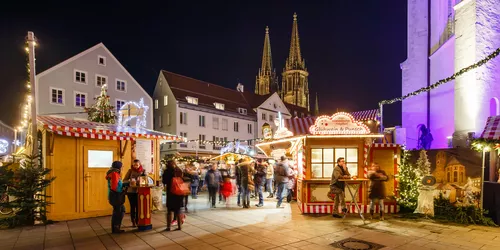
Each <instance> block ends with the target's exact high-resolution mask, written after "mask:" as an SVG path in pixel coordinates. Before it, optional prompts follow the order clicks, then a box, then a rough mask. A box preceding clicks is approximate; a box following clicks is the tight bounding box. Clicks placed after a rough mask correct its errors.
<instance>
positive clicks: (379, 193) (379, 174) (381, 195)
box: [368, 163, 388, 220]
mask: <svg viewBox="0 0 500 250" xmlns="http://www.w3.org/2000/svg"><path fill="white" fill-rule="evenodd" d="M368 178H369V179H370V194H369V195H368V198H370V218H371V219H373V212H374V211H375V203H376V202H377V201H378V203H379V210H380V220H384V199H385V185H384V182H385V181H387V179H388V177H387V174H386V173H385V171H384V170H381V169H380V166H379V165H378V163H372V167H371V171H370V173H369V175H368Z"/></svg>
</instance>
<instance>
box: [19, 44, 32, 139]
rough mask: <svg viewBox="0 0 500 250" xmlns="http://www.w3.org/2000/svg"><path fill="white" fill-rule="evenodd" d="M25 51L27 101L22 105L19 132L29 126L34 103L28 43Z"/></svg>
mask: <svg viewBox="0 0 500 250" xmlns="http://www.w3.org/2000/svg"><path fill="white" fill-rule="evenodd" d="M34 46H36V43H35V44H34ZM25 50H26V55H27V57H26V72H27V75H28V77H27V80H26V93H27V95H26V99H25V100H24V101H23V102H25V103H24V104H23V105H22V109H21V121H20V122H19V125H18V129H19V130H22V129H24V128H26V127H27V126H28V122H29V118H30V116H29V112H30V106H31V101H32V97H31V82H30V78H29V77H30V71H31V69H30V63H29V47H28V42H26V47H25Z"/></svg>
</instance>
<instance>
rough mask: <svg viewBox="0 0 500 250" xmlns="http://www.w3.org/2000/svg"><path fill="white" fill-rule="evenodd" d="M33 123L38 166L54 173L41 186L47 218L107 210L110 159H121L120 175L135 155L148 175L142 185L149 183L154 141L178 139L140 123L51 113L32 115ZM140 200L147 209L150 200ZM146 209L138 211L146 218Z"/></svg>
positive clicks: (155, 176) (155, 168) (154, 174)
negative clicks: (37, 139)
mask: <svg viewBox="0 0 500 250" xmlns="http://www.w3.org/2000/svg"><path fill="white" fill-rule="evenodd" d="M38 126H39V130H40V131H41V133H42V144H41V145H42V161H43V165H44V166H45V167H47V168H50V169H52V171H51V176H55V177H56V179H55V181H54V182H53V183H52V184H51V185H50V187H49V189H48V190H47V193H48V195H50V196H51V198H50V202H52V203H53V204H52V205H50V206H49V207H48V212H49V213H48V217H49V219H51V220H56V221H57V220H71V219H79V218H88V217H95V216H103V215H110V214H111V211H112V209H111V206H110V205H109V204H108V201H107V192H108V188H107V182H106V180H105V175H106V171H107V170H108V169H109V167H110V166H111V163H112V162H113V161H117V160H119V161H121V162H122V163H123V166H124V167H123V169H122V172H123V174H122V176H123V175H124V173H126V171H128V169H129V168H130V166H131V165H132V161H133V160H134V159H139V160H141V163H142V165H143V167H144V169H145V171H146V173H147V175H148V176H149V178H147V180H148V181H147V183H144V184H143V185H145V186H154V185H155V184H156V183H155V180H156V181H157V180H159V179H160V172H159V171H160V167H159V165H160V164H159V161H160V158H159V155H160V154H159V143H160V140H180V139H181V138H179V137H177V136H175V135H169V134H165V133H161V132H157V131H152V130H147V129H142V128H141V129H136V128H131V127H126V126H120V125H115V124H103V123H96V122H89V121H79V120H67V119H63V118H56V117H51V116H38ZM144 199H145V200H146V201H150V203H149V208H152V199H151V198H148V197H144ZM125 204H126V206H128V202H126V203H125ZM150 210H151V209H145V210H144V211H145V213H146V214H145V215H146V217H147V216H148V215H149V216H150V214H149V213H147V212H148V211H150ZM127 211H129V210H128V208H127ZM140 216H142V215H140Z"/></svg>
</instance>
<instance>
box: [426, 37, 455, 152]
mask: <svg viewBox="0 0 500 250" xmlns="http://www.w3.org/2000/svg"><path fill="white" fill-rule="evenodd" d="M454 57H455V39H454V38H453V37H452V38H450V39H448V41H447V42H446V43H444V44H443V45H442V46H441V47H440V48H439V49H438V50H437V51H435V52H434V54H432V55H431V56H430V57H429V58H430V60H431V75H430V76H431V77H430V79H431V84H432V83H435V82H437V81H439V80H441V79H443V78H446V77H448V76H450V75H453V73H454ZM454 85H455V82H454V81H452V82H448V83H446V84H444V85H441V86H440V87H438V88H436V89H434V90H432V91H431V92H430V95H431V101H430V122H429V125H430V129H431V133H432V136H433V138H434V141H433V142H432V148H434V149H436V148H447V147H448V139H447V137H448V136H452V135H453V132H454V130H455V128H454V123H453V121H454V107H455V101H454V98H455V95H454V90H455V86H454Z"/></svg>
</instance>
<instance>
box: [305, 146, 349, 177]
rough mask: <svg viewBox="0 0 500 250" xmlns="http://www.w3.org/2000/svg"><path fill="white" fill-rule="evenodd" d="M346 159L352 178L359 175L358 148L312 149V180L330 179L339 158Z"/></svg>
mask: <svg viewBox="0 0 500 250" xmlns="http://www.w3.org/2000/svg"><path fill="white" fill-rule="evenodd" d="M340 157H342V158H344V159H345V164H346V166H347V170H348V171H349V173H350V174H351V176H357V175H358V148H344V147H335V148H313V149H311V171H312V178H330V177H331V176H332V173H333V169H334V168H335V166H336V165H337V159H338V158H340Z"/></svg>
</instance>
